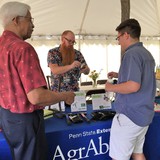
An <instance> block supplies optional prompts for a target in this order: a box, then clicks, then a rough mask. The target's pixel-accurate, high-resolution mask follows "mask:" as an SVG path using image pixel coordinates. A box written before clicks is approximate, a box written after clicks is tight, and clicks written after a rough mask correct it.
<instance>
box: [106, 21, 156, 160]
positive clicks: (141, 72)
mask: <svg viewBox="0 0 160 160" xmlns="http://www.w3.org/2000/svg"><path fill="white" fill-rule="evenodd" d="M116 31H117V32H118V37H117V40H118V43H119V45H121V50H122V54H123V55H122V62H121V66H120V69H119V73H116V72H110V73H108V76H110V77H112V78H113V77H117V78H118V83H117V84H115V85H112V84H110V83H106V86H105V87H106V91H112V92H115V93H116V98H115V102H114V104H113V106H114V108H115V110H116V112H117V114H116V115H115V117H114V119H113V123H112V127H111V136H110V156H111V157H112V159H114V160H129V159H130V157H131V156H132V158H133V159H135V160H145V156H144V154H143V145H144V140H145V134H146V132H147V130H148V126H149V124H150V123H151V122H152V119H153V116H154V97H155V91H156V80H155V73H154V69H155V61H154V58H153V57H152V55H151V53H150V52H149V51H148V50H147V49H145V48H144V47H143V44H142V42H140V41H139V39H140V34H141V27H140V25H139V23H138V21H137V20H135V19H128V20H126V21H124V22H122V23H121V24H120V25H119V26H118V27H117V28H116Z"/></svg>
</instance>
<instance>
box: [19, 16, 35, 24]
mask: <svg viewBox="0 0 160 160" xmlns="http://www.w3.org/2000/svg"><path fill="white" fill-rule="evenodd" d="M17 17H22V18H27V19H29V21H30V22H32V23H34V18H32V17H26V16H17Z"/></svg>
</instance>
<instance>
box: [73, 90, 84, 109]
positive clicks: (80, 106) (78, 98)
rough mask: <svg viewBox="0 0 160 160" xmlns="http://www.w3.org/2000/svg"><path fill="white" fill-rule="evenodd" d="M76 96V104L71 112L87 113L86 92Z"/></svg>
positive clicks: (76, 93)
mask: <svg viewBox="0 0 160 160" xmlns="http://www.w3.org/2000/svg"><path fill="white" fill-rule="evenodd" d="M75 95H76V96H75V98H74V102H73V103H72V104H71V112H82V111H87V104H86V94H85V92H84V91H80V92H75Z"/></svg>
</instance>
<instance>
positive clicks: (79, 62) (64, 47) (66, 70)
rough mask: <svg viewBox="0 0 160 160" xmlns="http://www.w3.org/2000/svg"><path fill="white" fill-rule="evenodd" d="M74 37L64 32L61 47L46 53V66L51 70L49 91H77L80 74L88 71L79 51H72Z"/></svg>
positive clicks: (69, 32) (70, 33)
mask: <svg viewBox="0 0 160 160" xmlns="http://www.w3.org/2000/svg"><path fill="white" fill-rule="evenodd" d="M75 43H76V42H75V35H74V33H73V32H72V31H70V30H66V31H64V32H63V33H62V35H61V45H60V46H59V47H56V48H53V49H51V50H49V52H48V66H49V67H50V69H51V77H52V78H51V81H52V82H51V83H52V84H51V90H53V91H78V90H79V86H78V80H79V78H80V76H81V73H84V74H86V75H87V74H88V73H89V71H90V69H89V67H88V65H87V63H86V61H85V59H84V57H83V55H82V54H81V52H80V51H78V50H76V49H74V47H73V45H74V44H75Z"/></svg>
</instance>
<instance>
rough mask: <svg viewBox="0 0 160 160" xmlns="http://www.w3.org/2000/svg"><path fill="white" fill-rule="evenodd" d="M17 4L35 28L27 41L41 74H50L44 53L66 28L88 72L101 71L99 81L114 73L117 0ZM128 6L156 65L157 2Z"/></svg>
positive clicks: (140, 0) (135, 0)
mask: <svg viewBox="0 0 160 160" xmlns="http://www.w3.org/2000/svg"><path fill="white" fill-rule="evenodd" d="M13 1H14V0H13ZM17 1H20V2H24V3H27V4H29V5H30V6H31V14H32V17H33V18H34V25H35V29H34V32H33V35H32V38H31V39H30V40H28V41H29V43H31V44H32V45H33V46H34V47H35V49H36V51H37V53H38V56H39V59H40V63H41V67H42V69H43V71H44V74H45V75H48V74H50V69H49V68H48V65H47V54H48V50H49V49H51V48H53V47H55V46H57V45H59V43H60V41H59V36H60V35H61V33H62V32H63V31H64V30H66V29H69V30H72V31H73V32H74V33H75V34H76V35H78V36H76V38H77V39H79V41H78V42H79V43H78V44H77V45H75V48H76V49H80V50H81V52H82V54H83V55H84V57H85V59H86V61H87V63H88V65H89V67H90V69H91V70H97V71H100V70H101V69H103V71H102V73H101V75H100V78H102V79H103V78H105V77H106V75H107V73H108V71H112V70H113V71H118V69H119V65H120V48H119V46H118V45H117V41H116V40H115V37H116V36H117V32H116V31H115V28H116V27H117V26H118V25H119V23H120V22H121V3H120V0H35V1H33V0H17ZM5 2H9V0H0V6H1V5H2V4H4V3H5ZM130 5H131V7H130V17H131V18H135V19H137V20H138V21H139V22H140V25H141V27H142V37H143V39H142V40H143V41H145V46H146V47H147V49H149V50H150V51H151V53H152V54H153V56H154V57H155V60H156V64H158V65H159V64H160V47H159V46H160V45H159V40H160V11H159V9H160V0H130ZM2 31H3V28H2V27H1V26H0V33H2ZM95 60H96V61H95ZM82 80H84V81H85V80H88V76H86V77H85V76H84V75H83V74H82Z"/></svg>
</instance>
